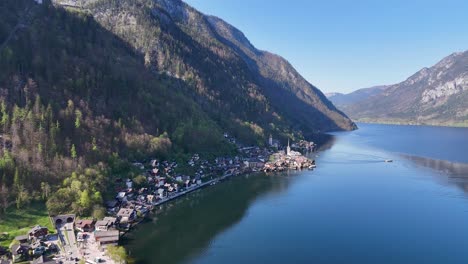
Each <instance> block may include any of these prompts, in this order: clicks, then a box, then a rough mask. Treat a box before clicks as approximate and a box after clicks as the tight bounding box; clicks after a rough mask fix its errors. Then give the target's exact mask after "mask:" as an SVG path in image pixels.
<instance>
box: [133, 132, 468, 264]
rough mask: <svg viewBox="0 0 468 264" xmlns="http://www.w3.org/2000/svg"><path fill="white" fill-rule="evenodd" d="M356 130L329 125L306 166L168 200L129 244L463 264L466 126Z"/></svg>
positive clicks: (467, 206) (221, 253)
mask: <svg viewBox="0 0 468 264" xmlns="http://www.w3.org/2000/svg"><path fill="white" fill-rule="evenodd" d="M359 127H360V129H359V130H357V131H353V132H340V133H334V134H333V135H334V139H333V141H332V142H330V143H329V144H327V145H326V149H324V150H322V151H321V152H319V153H316V154H317V155H318V157H316V162H317V166H318V167H317V169H316V170H314V171H302V172H291V173H284V174H280V175H274V176H266V175H250V176H239V177H237V178H233V179H231V180H229V181H227V182H224V183H221V184H218V185H216V186H213V187H210V188H207V189H204V190H201V191H197V192H195V193H192V194H190V195H188V196H186V197H184V198H181V199H180V200H177V201H175V202H173V203H170V204H168V205H166V206H164V207H163V208H162V209H161V210H159V211H158V212H156V213H155V214H154V217H152V219H151V220H149V221H148V222H146V223H144V224H142V225H140V226H139V227H138V228H137V229H136V230H134V231H132V233H131V234H130V236H129V237H128V239H127V246H126V247H127V249H128V250H129V252H130V254H131V255H132V256H133V257H135V258H136V260H137V262H138V263H166V264H170V263H194V264H198V263H208V264H215V263H224V264H226V263H359V264H362V263H425V264H426V263H468V193H467V192H468V155H467V154H466V151H467V150H468V129H466V128H446V127H425V126H420V127H419V126H393V125H375V124H359ZM386 159H392V160H393V161H394V162H393V163H386V162H384V160H386Z"/></svg>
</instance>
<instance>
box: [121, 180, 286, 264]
mask: <svg viewBox="0 0 468 264" xmlns="http://www.w3.org/2000/svg"><path fill="white" fill-rule="evenodd" d="M290 182H291V179H289V178H286V177H280V176H275V177H266V176H250V177H245V178H234V179H232V180H230V181H228V182H225V183H221V184H219V185H218V186H215V187H212V188H207V189H205V190H202V191H200V192H196V193H193V194H191V195H189V196H187V197H185V198H182V199H180V200H178V201H176V202H174V203H170V204H169V205H168V206H166V208H164V209H163V210H161V211H160V212H159V213H157V214H156V215H154V216H153V217H152V220H151V221H148V222H147V223H144V224H142V225H140V226H139V227H138V228H137V229H136V230H134V231H132V232H131V233H130V234H129V236H128V238H127V248H128V250H129V251H130V254H131V255H132V256H133V257H134V258H135V259H136V260H137V263H148V264H149V263H168V264H170V263H182V262H183V261H184V260H186V259H190V258H191V257H193V256H197V255H199V254H202V253H203V252H204V251H205V250H206V249H207V248H208V247H209V245H210V243H211V241H212V240H213V239H214V238H215V237H216V236H217V235H219V234H220V233H222V232H223V231H224V230H226V229H228V228H230V227H231V226H233V225H234V224H236V223H237V222H239V221H240V220H241V219H242V218H243V217H244V215H245V213H246V212H247V209H248V208H249V207H250V204H251V203H253V202H254V201H255V200H256V199H258V198H259V197H262V196H264V195H268V194H274V193H279V192H282V191H283V190H285V189H286V188H288V186H289V184H290Z"/></svg>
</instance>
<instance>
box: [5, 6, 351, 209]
mask: <svg viewBox="0 0 468 264" xmlns="http://www.w3.org/2000/svg"><path fill="white" fill-rule="evenodd" d="M69 2H70V3H69V4H73V5H76V7H67V8H63V7H62V6H60V5H58V6H57V5H53V4H52V3H50V2H49V1H44V3H43V4H42V5H38V4H36V3H35V2H34V1H32V0H4V1H1V2H0V41H1V42H0V45H1V46H0V68H1V69H2V70H1V71H0V118H1V124H0V135H1V146H0V177H1V184H0V206H1V209H2V210H1V212H4V213H5V212H6V210H7V208H11V207H13V206H14V207H16V208H23V207H27V206H28V204H29V203H31V202H33V201H47V206H48V209H49V211H50V212H51V213H52V214H57V213H63V212H74V213H77V214H79V215H92V214H96V215H98V214H100V213H102V210H103V209H102V207H101V204H102V201H103V199H105V198H106V196H107V195H108V194H109V191H112V189H111V188H110V186H109V183H110V182H112V180H113V179H114V178H116V177H134V176H136V175H135V174H134V173H132V168H131V166H130V165H129V164H130V163H131V162H133V161H140V160H145V159H148V158H153V157H157V158H160V159H184V157H185V156H187V155H188V154H189V153H194V152H198V153H200V154H202V155H206V156H214V155H227V154H232V153H234V151H235V150H234V148H233V146H232V145H230V144H229V143H228V142H226V141H225V140H224V137H223V136H222V134H223V132H224V131H228V132H229V133H230V134H231V135H233V136H234V137H236V138H238V139H239V140H240V141H241V142H244V143H245V144H263V143H264V142H265V139H266V138H267V137H268V136H269V134H270V133H271V134H274V135H276V136H277V137H279V138H286V137H294V138H302V137H304V136H308V137H310V136H313V135H314V133H316V132H319V131H328V130H337V129H352V128H353V127H354V124H353V123H352V122H351V121H349V119H347V118H346V116H344V115H343V114H342V113H340V112H339V111H337V110H336V109H334V107H333V105H332V104H331V103H330V102H328V100H326V99H324V97H323V95H322V94H321V93H320V92H319V91H318V90H317V89H316V88H311V87H312V86H311V87H308V86H307V87H306V86H304V87H305V88H304V87H303V88H302V89H304V90H303V91H304V92H303V93H302V94H303V96H304V98H305V99H304V98H303V99H304V100H302V99H301V98H299V97H297V96H296V94H299V93H300V92H299V91H298V90H296V93H289V92H287V90H282V91H281V92H280V94H282V95H285V96H283V98H293V99H294V100H287V101H281V100H279V99H278V98H274V96H272V94H274V93H272V92H271V90H270V92H268V91H267V88H266V86H268V85H267V84H266V81H265V78H266V76H264V77H263V79H262V81H260V80H259V76H258V75H257V73H256V72H252V70H251V68H250V67H249V65H248V63H247V62H246V61H245V58H244V57H242V56H240V55H239V54H238V53H237V52H236V51H235V50H234V49H233V48H232V47H230V46H228V45H226V44H224V43H223V42H222V41H220V40H219V39H218V38H209V37H206V36H209V35H205V34H201V33H200V32H205V30H206V32H211V33H213V31H212V30H211V29H210V27H211V26H210V27H208V23H207V22H206V18H205V17H204V15H202V14H201V13H198V12H196V10H194V9H192V8H190V7H188V6H187V5H185V4H184V3H182V2H181V1H150V0H135V1H134V0H122V1H114V0H99V1H78V2H79V5H77V4H76V3H77V1H69ZM173 4H176V5H175V6H173ZM179 11H180V12H182V13H181V15H180V14H179V15H177V14H178V12H179ZM187 12H188V13H187ZM200 21H202V22H203V21H204V23H199V22H200ZM205 22H206V23H205ZM295 74H296V76H295V78H299V77H298V76H299V75H298V74H297V73H295ZM283 78H286V77H283ZM301 78H302V77H301ZM284 80H285V79H283V81H284ZM278 82H280V81H279V80H278V81H276V80H273V81H272V82H270V83H276V84H274V85H273V84H272V85H271V87H279V84H278ZM307 84H308V83H307ZM288 85H289V86H288V87H289V88H288V89H290V90H291V89H292V88H293V87H291V84H288ZM308 85H310V84H308ZM269 87H270V86H269ZM315 94H319V95H318V96H315ZM286 95H287V96H286ZM306 99H307V100H306ZM294 102H300V104H299V103H296V104H294ZM316 106H317V107H316ZM314 120H317V122H316V123H314Z"/></svg>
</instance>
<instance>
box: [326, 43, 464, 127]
mask: <svg viewBox="0 0 468 264" xmlns="http://www.w3.org/2000/svg"><path fill="white" fill-rule="evenodd" d="M327 97H328V98H329V99H330V100H331V101H332V102H333V103H334V104H335V105H336V106H337V107H338V108H339V109H341V110H342V111H344V112H345V113H346V114H347V115H349V116H350V117H351V118H352V119H354V120H356V121H363V122H379V123H401V124H428V125H449V126H468V51H464V52H456V53H453V54H451V55H449V56H447V57H446V58H444V59H442V60H441V61H440V62H438V63H437V64H436V65H434V66H432V67H430V68H423V69H422V70H420V71H418V72H417V73H415V74H414V75H412V76H410V77H409V78H408V79H406V80H405V81H403V82H401V83H398V84H394V85H389V86H376V87H372V88H366V89H359V90H357V91H355V92H352V93H349V94H339V93H330V94H327Z"/></svg>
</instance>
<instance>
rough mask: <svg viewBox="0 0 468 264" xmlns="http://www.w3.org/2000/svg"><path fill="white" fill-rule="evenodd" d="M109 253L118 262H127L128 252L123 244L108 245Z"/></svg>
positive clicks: (121, 263)
mask: <svg viewBox="0 0 468 264" xmlns="http://www.w3.org/2000/svg"><path fill="white" fill-rule="evenodd" d="M107 254H109V257H110V258H111V259H112V260H113V261H115V262H116V263H120V264H124V263H126V262H127V252H126V251H125V248H124V247H121V246H108V247H107Z"/></svg>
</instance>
